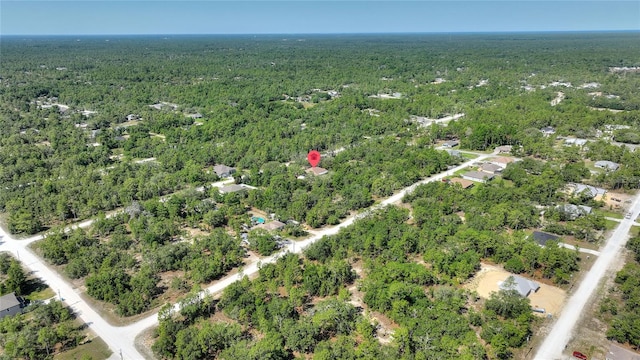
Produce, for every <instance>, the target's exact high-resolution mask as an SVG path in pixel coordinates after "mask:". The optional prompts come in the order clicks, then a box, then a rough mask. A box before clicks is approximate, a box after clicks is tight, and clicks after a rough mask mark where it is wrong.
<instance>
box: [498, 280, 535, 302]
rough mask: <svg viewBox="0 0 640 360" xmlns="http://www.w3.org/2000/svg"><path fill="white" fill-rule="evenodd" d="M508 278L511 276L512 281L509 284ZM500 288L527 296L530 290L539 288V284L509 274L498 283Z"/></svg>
mask: <svg viewBox="0 0 640 360" xmlns="http://www.w3.org/2000/svg"><path fill="white" fill-rule="evenodd" d="M509 278H513V283H512V284H511V285H509ZM499 287H500V290H515V291H517V292H518V294H520V296H522V297H527V296H529V294H530V293H531V291H533V292H536V291H538V289H540V284H538V283H537V282H535V281H531V280H529V279H525V278H523V277H522V276H518V275H510V276H509V277H508V278H506V279H505V281H503V282H501V283H500V286H499Z"/></svg>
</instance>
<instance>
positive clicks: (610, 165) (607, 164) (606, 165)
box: [593, 160, 620, 171]
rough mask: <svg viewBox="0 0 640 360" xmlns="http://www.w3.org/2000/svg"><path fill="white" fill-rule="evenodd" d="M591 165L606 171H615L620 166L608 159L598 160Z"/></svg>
mask: <svg viewBox="0 0 640 360" xmlns="http://www.w3.org/2000/svg"><path fill="white" fill-rule="evenodd" d="M593 166H595V167H597V168H600V169H604V170H607V171H616V170H618V168H619V167H620V164H618V163H617V162H613V161H609V160H600V161H596V162H595V163H594V164H593Z"/></svg>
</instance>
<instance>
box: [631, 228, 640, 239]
mask: <svg viewBox="0 0 640 360" xmlns="http://www.w3.org/2000/svg"><path fill="white" fill-rule="evenodd" d="M638 234H640V226H632V227H631V230H629V236H631V237H636V236H638Z"/></svg>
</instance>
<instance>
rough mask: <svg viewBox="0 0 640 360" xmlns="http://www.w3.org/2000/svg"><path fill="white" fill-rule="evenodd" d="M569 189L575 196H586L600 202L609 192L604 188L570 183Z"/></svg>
mask: <svg viewBox="0 0 640 360" xmlns="http://www.w3.org/2000/svg"><path fill="white" fill-rule="evenodd" d="M567 188H568V190H569V192H570V193H572V194H574V195H581V194H585V195H588V196H590V197H592V198H594V199H596V200H600V199H601V198H602V197H603V196H604V194H606V193H607V190H605V189H603V188H599V187H596V186H591V185H585V184H576V183H568V184H567Z"/></svg>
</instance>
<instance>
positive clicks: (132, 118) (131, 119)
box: [127, 114, 140, 121]
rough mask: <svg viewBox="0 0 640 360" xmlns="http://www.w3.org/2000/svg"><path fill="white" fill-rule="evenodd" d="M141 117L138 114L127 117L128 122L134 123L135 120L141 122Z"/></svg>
mask: <svg viewBox="0 0 640 360" xmlns="http://www.w3.org/2000/svg"><path fill="white" fill-rule="evenodd" d="M139 119H140V116H139V115H136V114H129V115H127V121H134V120H139Z"/></svg>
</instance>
